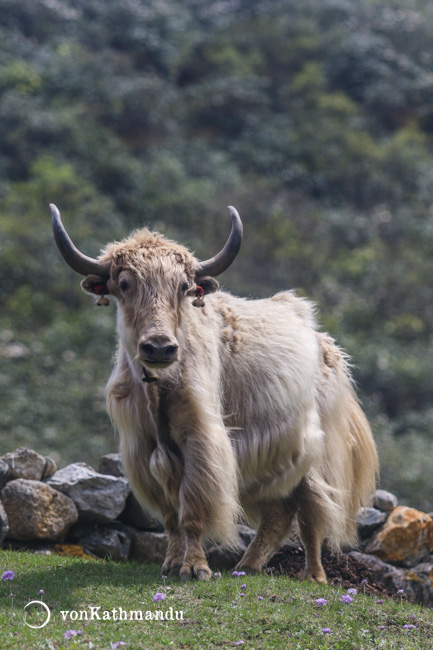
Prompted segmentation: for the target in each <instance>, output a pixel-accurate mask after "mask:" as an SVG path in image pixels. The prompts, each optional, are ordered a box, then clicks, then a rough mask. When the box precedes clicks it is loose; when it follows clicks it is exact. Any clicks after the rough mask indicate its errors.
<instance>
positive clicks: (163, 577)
mask: <svg viewBox="0 0 433 650" xmlns="http://www.w3.org/2000/svg"><path fill="white" fill-rule="evenodd" d="M167 577H168V576H161V578H162V579H163V580H167ZM118 643H120V641H119V642H118Z"/></svg>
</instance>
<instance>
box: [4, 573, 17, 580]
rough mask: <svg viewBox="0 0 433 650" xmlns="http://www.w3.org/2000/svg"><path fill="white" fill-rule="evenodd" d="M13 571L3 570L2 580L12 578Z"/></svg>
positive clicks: (13, 576) (13, 575)
mask: <svg viewBox="0 0 433 650" xmlns="http://www.w3.org/2000/svg"><path fill="white" fill-rule="evenodd" d="M14 578H15V573H14V572H13V571H5V572H4V573H3V575H2V580H13V579H14Z"/></svg>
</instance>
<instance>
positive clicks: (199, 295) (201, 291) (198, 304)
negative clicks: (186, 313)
mask: <svg viewBox="0 0 433 650" xmlns="http://www.w3.org/2000/svg"><path fill="white" fill-rule="evenodd" d="M195 295H196V296H197V297H196V299H195V300H193V301H192V304H193V305H194V307H204V300H203V297H204V289H203V287H201V286H200V285H199V284H198V285H197V289H196V290H195Z"/></svg>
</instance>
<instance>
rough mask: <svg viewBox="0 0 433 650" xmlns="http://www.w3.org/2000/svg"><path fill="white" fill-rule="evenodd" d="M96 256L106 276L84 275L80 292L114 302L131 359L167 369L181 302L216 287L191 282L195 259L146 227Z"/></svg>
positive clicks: (174, 350) (208, 281) (175, 349)
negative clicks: (106, 270) (107, 297)
mask: <svg viewBox="0 0 433 650" xmlns="http://www.w3.org/2000/svg"><path fill="white" fill-rule="evenodd" d="M101 260H102V261H103V262H105V261H107V262H110V277H109V278H108V279H105V280H104V278H102V277H99V276H96V275H90V276H88V277H87V278H86V279H85V280H83V281H82V283H81V286H82V288H83V290H84V291H85V292H87V293H93V294H96V295H110V296H112V297H113V298H114V299H115V300H116V302H117V305H118V327H119V334H120V337H121V339H122V341H123V343H124V344H125V346H126V349H127V351H128V354H129V355H130V357H131V358H132V359H136V360H137V361H138V362H139V363H140V364H141V365H142V366H145V367H146V368H148V369H161V368H167V367H169V366H170V365H171V364H173V363H174V362H175V361H177V360H178V359H179V356H180V352H179V341H178V330H179V327H180V324H181V321H182V316H183V315H184V307H185V302H187V303H191V301H192V299H194V297H195V296H196V295H198V294H200V295H204V294H206V293H212V292H214V291H216V290H217V288H218V282H217V281H216V280H214V278H212V277H204V278H200V279H197V280H196V273H197V267H198V264H199V263H198V261H197V260H196V259H195V258H194V257H193V255H191V253H190V252H189V251H188V250H187V249H186V248H184V247H183V246H179V245H178V244H175V243H174V242H171V241H170V240H168V239H166V238H164V237H162V236H161V235H158V234H155V233H151V232H150V231H148V230H147V229H143V230H138V231H136V232H135V233H134V234H133V235H132V236H131V237H130V238H128V239H126V240H124V241H122V242H120V243H116V244H110V245H109V246H107V248H106V249H105V251H104V253H103V255H102V257H101ZM198 283H199V284H198ZM188 306H189V305H188Z"/></svg>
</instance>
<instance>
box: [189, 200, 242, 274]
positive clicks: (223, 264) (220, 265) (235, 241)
mask: <svg viewBox="0 0 433 650" xmlns="http://www.w3.org/2000/svg"><path fill="white" fill-rule="evenodd" d="M229 211H230V215H231V218H232V230H231V233H230V236H229V238H228V240H227V242H226V245H225V246H224V248H223V249H222V250H221V251H220V252H219V253H217V254H216V255H215V256H214V257H211V258H210V259H209V260H206V261H205V262H200V265H199V267H198V271H197V272H196V277H197V278H201V277H203V276H204V275H210V276H213V277H215V276H217V275H220V274H221V273H223V272H224V271H225V270H226V269H228V268H229V266H230V264H231V263H232V262H233V261H234V259H235V257H236V255H237V254H238V253H239V249H240V247H241V243H242V233H243V226H242V221H241V218H240V216H239V214H238V212H237V210H236V209H235V208H234V207H233V206H232V205H229Z"/></svg>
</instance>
